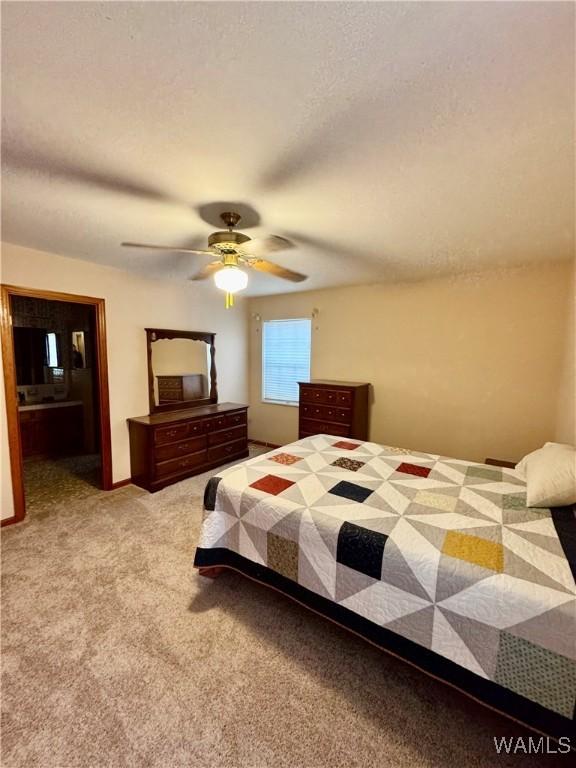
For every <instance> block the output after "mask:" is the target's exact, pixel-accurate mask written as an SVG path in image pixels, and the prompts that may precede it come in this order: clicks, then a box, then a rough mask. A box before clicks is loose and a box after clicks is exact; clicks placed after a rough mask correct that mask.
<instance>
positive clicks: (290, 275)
mask: <svg viewBox="0 0 576 768" xmlns="http://www.w3.org/2000/svg"><path fill="white" fill-rule="evenodd" d="M247 264H249V266H251V267H252V269H256V270H258V272H266V273H267V274H268V275H274V277H281V278H282V279H283V280H290V281H291V282H293V283H301V282H302V280H307V279H308V275H302V274H300V272H293V271H292V270H291V269H285V268H284V267H281V266H279V265H278V264H274V262H272V261H266V260H265V259H254V261H248V262H247Z"/></svg>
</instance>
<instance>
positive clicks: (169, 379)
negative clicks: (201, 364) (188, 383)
mask: <svg viewBox="0 0 576 768" xmlns="http://www.w3.org/2000/svg"><path fill="white" fill-rule="evenodd" d="M158 386H159V387H160V388H161V389H182V376H158Z"/></svg>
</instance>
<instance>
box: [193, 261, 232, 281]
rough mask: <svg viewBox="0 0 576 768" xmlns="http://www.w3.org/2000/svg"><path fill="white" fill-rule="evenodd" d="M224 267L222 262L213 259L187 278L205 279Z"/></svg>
mask: <svg viewBox="0 0 576 768" xmlns="http://www.w3.org/2000/svg"><path fill="white" fill-rule="evenodd" d="M223 267H224V264H222V262H221V261H213V262H212V263H211V264H206V266H205V267H202V269H201V270H200V272H197V273H196V274H195V275H193V277H190V278H188V279H189V280H206V279H207V278H209V277H211V275H213V274H214V273H215V272H218V271H219V270H221V269H222V268H223Z"/></svg>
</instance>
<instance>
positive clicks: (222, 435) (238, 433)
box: [208, 426, 248, 445]
mask: <svg viewBox="0 0 576 768" xmlns="http://www.w3.org/2000/svg"><path fill="white" fill-rule="evenodd" d="M247 439H248V435H247V432H246V427H245V426H241V427H233V428H232V429H222V430H220V431H219V432H210V434H209V435H208V445H221V444H222V443H231V442H233V441H234V440H247Z"/></svg>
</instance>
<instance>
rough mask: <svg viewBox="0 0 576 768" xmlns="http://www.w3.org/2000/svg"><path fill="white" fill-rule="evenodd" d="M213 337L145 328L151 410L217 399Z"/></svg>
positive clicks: (207, 402)
mask: <svg viewBox="0 0 576 768" xmlns="http://www.w3.org/2000/svg"><path fill="white" fill-rule="evenodd" d="M214 337H215V334H213V333H202V332H197V331H174V330H168V329H165V328H146V338H147V346H148V393H149V401H150V413H158V412H162V411H177V410H183V409H187V408H193V407H195V406H197V405H209V404H212V403H217V402H218V392H217V386H216V364H215V361H214V356H215V347H214Z"/></svg>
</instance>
